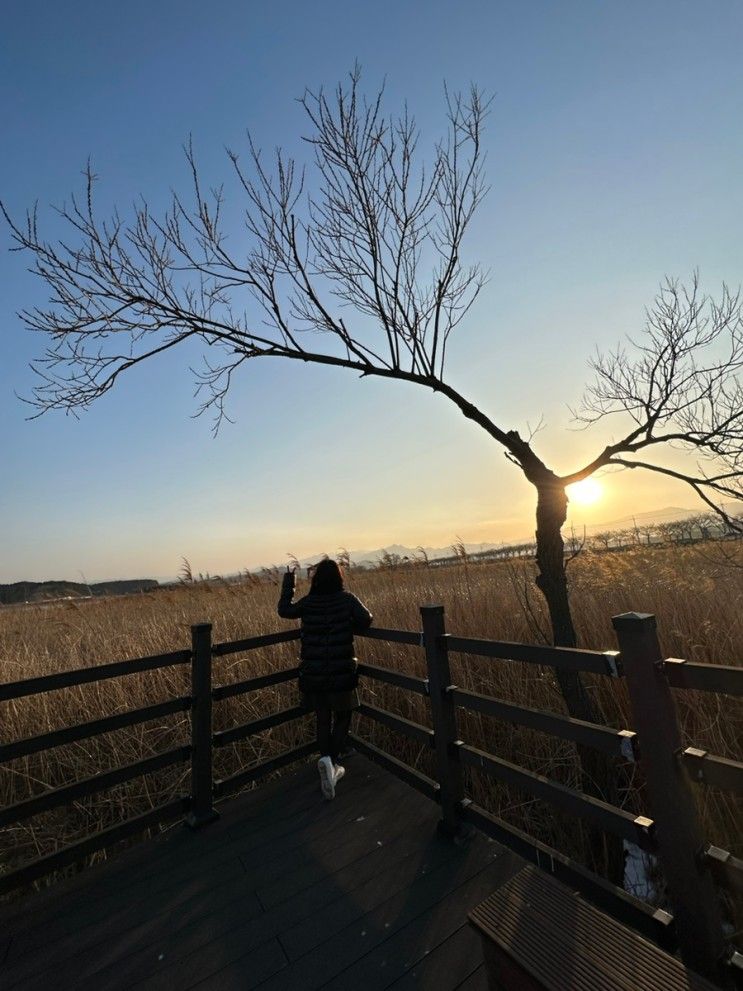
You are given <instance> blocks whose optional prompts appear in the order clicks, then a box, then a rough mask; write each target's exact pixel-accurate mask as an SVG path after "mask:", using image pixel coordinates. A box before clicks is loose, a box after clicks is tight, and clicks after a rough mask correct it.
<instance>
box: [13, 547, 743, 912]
mask: <svg viewBox="0 0 743 991" xmlns="http://www.w3.org/2000/svg"><path fill="white" fill-rule="evenodd" d="M725 546H726V551H727V553H726V555H725V556H724V557H723V556H722V555H721V554H720V553H718V551H719V548H718V547H717V546H716V545H715V543H714V542H706V543H704V544H698V545H693V546H688V547H680V546H677V547H667V548H657V547H655V548H647V549H644V550H643V549H641V548H636V549H634V550H629V551H624V552H621V553H619V552H617V553H613V552H606V553H596V552H584V553H583V554H581V555H580V556H578V557H577V558H576V559H575V560H574V561H572V562H571V563H570V566H569V575H570V581H571V601H572V606H573V612H574V617H575V620H576V626H577V629H578V635H579V638H580V645H581V646H583V647H590V648H594V649H602V650H610V649H616V640H615V637H614V631H613V629H612V626H611V617H612V616H613V615H615V614H617V613H622V612H627V611H631V610H634V611H639V612H649V613H654V614H655V615H656V617H657V621H658V632H659V636H660V641H661V646H662V650H663V653H664V656H672V657H683V658H686V659H689V660H696V661H703V662H706V663H713V664H714V663H721V664H736V665H737V664H741V663H743V545H741V544H740V543H739V544H738V545H733V544H726V545H725ZM730 548H733V550H732V551H731V550H730ZM533 574H534V565H533V563H532V562H529V561H519V562H514V563H509V562H503V561H497V562H488V563H474V562H471V561H466V560H465V561H462V562H460V563H459V564H457V565H453V566H450V567H426V566H424V565H417V566H415V567H399V568H395V569H392V570H384V571H383V570H376V571H356V570H352V571H351V572H350V573H349V574H348V575H347V576H346V577H347V587H349V588H350V589H351V590H352V591H353V592H355V593H356V594H357V595H358V596H359V597H360V598H361V599H362V600H363V601H364V602H365V603H366V605H367V606H368V607H369V608H370V610H371V611H372V612H373V614H374V624H375V625H376V626H381V627H394V628H398V629H406V630H418V629H420V615H419V606H420V605H421V604H423V603H431V602H436V603H442V604H443V605H444V607H445V620H446V627H447V630H448V632H450V633H457V634H460V635H468V636H476V637H483V638H489V639H497V640H509V641H521V642H529V643H536V642H544V640H543V639H542V633H545V632H546V631H547V629H548V624H547V619H546V613H545V609H544V607H543V606H542V602H541V599H540V596H539V594H538V593H537V591H536V589H535V588H534V586H533ZM306 587H307V585H306V582H303V581H300V583H299V592H300V593H302V592H303V591H304V590H305V589H306ZM277 598H278V587H277V584H276V583H274V582H272V581H271V580H269V579H267V578H266V579H264V580H262V581H248V580H246V581H245V582H244V583H240V584H233V583H225V582H220V581H219V580H211V581H208V582H191V583H186V584H183V585H182V586H179V587H172V588H164V589H158V590H156V591H153V592H148V593H144V594H140V595H134V596H126V597H119V598H107V599H91V600H71V601H66V602H61V603H54V604H48V605H36V606H18V607H13V606H8V607H4V608H2V609H0V681H3V682H5V681H15V680H18V679H21V678H28V677H34V676H40V675H44V674H49V673H52V672H56V671H61V670H65V669H72V668H78V667H87V666H94V665H97V664H103V663H106V662H109V661H116V660H123V659H126V658H134V657H141V656H146V655H152V654H160V653H165V652H168V651H171V650H179V649H183V648H184V647H188V646H190V626H191V624H193V623H197V622H202V621H209V622H211V623H212V624H213V640H214V642H215V643H218V642H222V641H226V640H237V639H241V638H243V637H248V636H253V635H257V634H261V633H268V632H273V631H276V630H281V629H287V628H291V627H292V626H293V625H294V624H293V623H290V622H286V621H284V620H281V619H279V618H278V617H277V615H276V602H277ZM297 646H298V645H297V644H296V643H289V644H281V645H278V646H273V647H269V648H264V649H261V650H255V651H250V652H249V653H247V654H235V655H227V656H225V657H223V658H215V660H214V683H215V684H225V683H228V682H231V681H238V680H242V679H245V678H249V677H252V676H255V675H259V674H265V673H267V672H269V671H272V670H276V669H279V668H284V667H290V666H294V665H295V664H296V657H297ZM356 648H357V655H358V657H359V659H360V660H363V661H367V662H369V663H373V664H380V665H383V666H385V667H390V668H398V669H400V670H404V671H407V672H409V673H412V674H417V675H421V676H424V675H425V661H424V657H423V652H422V650H420V649H418V648H415V647H407V646H400V645H397V644H388V643H385V642H383V641H376V640H368V639H363V638H358V639H357V644H356ZM451 663H452V669H453V670H452V675H453V680H454V682H455V683H456V684H458V685H459V686H460V687H463V688H467V689H469V690H473V691H477V692H482V693H484V694H488V695H494V696H497V697H498V698H502V699H505V700H507V701H512V702H516V703H518V704H521V705H526V706H530V707H533V708H543V709H548V710H552V711H555V712H564V711H565V710H564V704H563V701H562V697H561V695H560V693H559V690H558V689H557V686H556V684H555V681H554V677H553V674H552V672H551V669H549V668H546V667H545V668H542V667H539V666H535V665H532V664H521V663H518V662H510V661H498V660H490V659H487V658H477V657H466V656H463V655H458V654H456V655H455V654H452V655H451ZM189 673H190V669H189V666H188V665H181V666H179V667H173V668H166V669H162V670H157V671H154V672H149V673H146V674H134V675H128V676H126V677H122V678H117V679H112V680H111V681H105V682H101V683H99V684H91V685H83V686H78V687H75V688H67V689H61V690H58V691H53V692H48V693H44V694H40V695H36V696H32V697H29V698H25V699H20V700H17V701H13V702H5V703H0V734H1V741H2V742H10V741H12V740H16V739H19V738H23V737H28V736H35V735H37V734H40V733H44V732H49V731H51V730H54V729H58V728H61V727H64V726H67V725H71V724H74V723H78V722H83V721H87V720H91V719H95V718H100V717H102V716H105V715H111V714H113V713H116V712H121V711H124V710H126V709H130V708H135V707H138V706H143V705H148V704H152V703H155V702H159V701H164V700H166V699H168V698H171V697H173V696H176V695H185V694H188V693H189V691H190V684H189ZM586 681H587V683H588V684H589V685H590V690H591V692H592V693H593V694H594V697H595V698H596V700H597V702H598V705H599V707H600V710H601V712H602V714H603V720H604V721H605V722H606V723H607V724H608V725H612V726H615V727H617V728H630V729H631V728H632V718H631V714H630V712H629V708H628V702H627V696H626V689H625V686H624V684H623V682H622V681H621V680H619V681H616V680H610V679H607V678H602V677H599V676H595V677H591V676H586ZM361 687H362V697H363V698H364V699H365V700H366V701H370V702H373V704H375V705H377V706H379V707H381V708H384V709H388V710H390V711H392V712H395V713H398V714H400V715H403V716H405V717H407V718H409V719H413V720H415V721H417V722H420V723H424V724H428V725H430V715H429V713H428V711H427V708H428V703H427V700H426V699H424V698H422V697H419V696H412V695H406V694H405V693H404V692H403V691H401V690H399V689H396V688H394V687H392V686H387V685H382V684H381V683H379V682H374V683H369V681H366V680H364V679H362V686H361ZM295 699H296V688H295V685H294V683H293V682H289V683H287V684H282V685H278V686H274V687H271V688H266V689H262V690H260V691H258V692H255V693H251V694H250V695H243V696H238V697H235V698H230V699H227V700H224V701H221V702H216V703H215V705H214V724H215V729H225V728H227V727H229V726H233V725H238V724H239V723H242V722H245V721H247V720H249V719H252V718H257V717H259V716H261V715H266V714H268V713H269V712H271V711H273V710H276V709H279V708H284V707H286V706H289V705H292V704H295ZM676 701H677V707H678V714H679V720H680V723H681V727H682V733H683V736H684V742H685V745H693V746H696V747H701V748H703V749H705V750H708V751H709V752H710V753H712V754H715V755H718V756H722V757H729V758H733V759H737V760H741V759H743V701H741V700H740V699H735V698H732V697H730V696H723V695H712V694H708V693H702V692H684V691H679V692H677V693H676ZM354 729H355V731H356V732H358V733H359V734H360V735H362V736H364V737H366V738H367V739H369V740H370V741H372V742H373V743H375V744H377V745H378V746H380V747H382V748H383V749H385V750H388V751H390V752H393V753H394V754H395V755H396V756H397V757H399V758H401V759H403V760H405V761H406V762H407V763H409V764H411V765H413V766H415V767H417V768H419V769H420V770H422V771H424V772H426V773H428V774H430V775H431V776H434V774H433V767H432V763H431V757H432V755H431V754H430V753H429V752H426V751H424V750H423V748H421V747H420V746H419V745H418V744H416V743H415V742H413V741H411V740H408V739H407V738H404V737H400V736H398V735H397V734H395V733H393V731H391V730H388V729H387V728H386V727H383V726H380V725H379V724H376V723H373V722H371V721H370V720H368V719H366V718H364V717H361V716H359V715H356V716H355V717H354ZM459 730H460V736H461V737H462V738H463V739H464V740H465V741H466V742H468V743H471V744H472V745H474V746H477V747H480V748H482V749H485V750H488V751H491V752H493V753H495V754H497V755H498V756H500V757H503V758H505V759H507V760H510V761H513V762H514V763H517V764H522V765H524V766H525V767H528V768H530V769H532V770H534V771H538V772H540V773H543V774H547V775H549V776H551V777H553V778H554V779H556V780H559V781H562V782H564V783H566V784H572V785H579V775H578V766H577V760H576V754H575V750H574V747H573V745H572V744H570V743H568V742H565V741H560V740H556V739H554V738H552V737H549V736H546V735H544V734H541V733H537V732H535V731H531V730H528V729H520V728H518V727H515V726H513V725H510V724H505V723H500V722H498V721H497V720H495V719H492V718H490V717H487V716H482V715H479V714H476V713H468V712H465V711H464V710H459ZM312 733H313V727H312V724H311V718H310V717H307V718H305V719H302V720H300V721H299V722H296V723H290V724H286V725H283V726H279V727H276V728H274V729H272V730H268V731H266V732H264V733H262V734H260V735H259V736H257V737H253V738H251V739H249V740H246V741H243V742H240V743H237V744H233V745H231V746H228V747H225V748H222V749H220V750H217V751H215V768H214V773H215V777H217V778H222V777H226V776H228V775H230V774H232V773H235V772H236V771H237V770H239V769H241V768H245V767H247V766H249V765H251V764H252V763H255V762H257V761H261V760H264V759H266V758H268V757H270V756H273V755H275V754H278V753H279V752H281V750H283V749H284V748H285V747H286V746H288V745H291V746H293V745H296V744H299V743H301V742H304V741H305V740H308V739H311V737H312ZM188 739H189V719H188V714H187V713H185V712H184V713H179V714H176V715H171V716H168V717H166V718H164V719H162V720H160V721H158V722H150V723H145V724H142V725H140V726H136V727H130V728H127V729H123V730H119V731H116V732H112V733H108V734H105V735H103V736H100V737H96V738H93V739H90V740H85V741H82V742H79V743H75V744H70V745H67V746H61V747H57V748H55V749H53V750H49V751H46V752H44V753H41V754H37V755H33V756H31V757H26V758H20V759H17V760H15V761H12V762H8V763H6V764H3V765H0V806H5V805H9V804H13V803H15V802H19V801H22V800H24V799H26V798H29V797H31V796H33V795H36V794H39V793H40V792H43V791H44V790H45V789H47V788H51V787H58V786H60V785H63V784H67V783H69V782H72V781H74V780H76V779H78V778H82V777H87V776H90V775H92V774H95V773H97V772H100V771H105V770H109V769H111V768H114V767H117V766H119V765H121V764H123V763H128V762H131V761H135V760H139V759H142V758H145V757H148V756H151V755H153V754H155V753H157V752H159V751H162V750H165V749H168V748H170V747H173V746H176V745H178V744H179V743H186V742H188ZM188 773H189V772H188V765H186V764H184V765H178V766H175V767H170V768H167V769H165V770H162V771H160V772H156V773H154V774H151V775H149V776H147V777H142V778H139V779H136V780H133V781H129V782H127V783H126V784H122V785H119V786H116V787H114V788H111V789H109V790H108V791H106V792H101V793H98V794H96V795H92V796H89V797H88V798H85V799H82V800H80V801H78V802H75V803H74V805H72V806H67V807H65V808H61V809H57V810H54V811H52V812H48V813H44V814H41V815H38V816H36V817H34V818H32V819H29V820H27V821H25V822H22V823H19V824H17V825H15V826H13V827H9V828H6V829H4V830H0V872H2V871H7V870H10V869H12V868H14V867H16V866H19V865H20V864H22V863H23V862H25V861H28V860H30V859H32V858H34V857H36V856H38V855H41V854H45V853H49V852H52V851H54V850H55V849H57V848H59V847H60V846H62V845H65V844H67V843H70V842H71V841H73V840H75V839H78V838H81V837H82V836H84V835H86V834H89V833H92V832H94V831H97V830H99V829H101V828H104V827H106V826H110V825H112V824H114V823H116V822H118V821H120V820H122V819H124V818H129V817H131V816H133V815H136V814H139V813H142V812H145V811H147V810H148V809H150V808H152V807H154V806H156V805H158V804H160V803H162V802H165V801H167V800H168V799H169V798H173V797H176V796H177V795H179V794H181V793H184V792H187V790H188V784H189V783H188ZM640 774H641V771H640V770H637V769H635V768H634V767H633V766H632V765H627V766H625V767H624V768H622V769H620V770H618V776H619V779H620V781H621V782H622V788H621V795H622V799H621V800H622V803H623V804H624V806H625V807H626V808H628V809H631V810H633V811H635V812H638V813H639V812H647V809H645V808H643V793H642V781H641V778H640ZM254 787H255V786H254ZM257 787H260V784H258V785H257ZM341 787H342V786H341ZM468 789H469V791H468V793H469V794H470V795H471V796H472V797H473V798H474V799H475V800H476V801H477V802H479V803H480V804H482V805H484V806H485V807H486V808H488V809H489V810H491V811H493V812H495V813H496V814H498V815H499V816H500V817H501V818H503V819H505V820H507V821H508V822H511V823H513V824H514V825H517V826H518V827H520V828H521V829H523V830H525V831H526V832H529V833H531V834H533V835H534V836H536V837H538V838H540V839H542V840H544V841H545V842H548V843H550V844H551V845H553V846H555V847H557V848H559V849H561V850H563V851H565V852H566V853H569V854H570V855H572V856H574V857H576V858H577V859H582V860H584V861H586V859H587V857H588V843H587V838H586V836H585V833H584V830H583V828H582V826H581V824H579V823H577V822H576V820H574V819H571V818H569V817H567V816H562V815H561V814H559V813H557V812H555V811H553V810H551V808H550V807H549V806H546V805H544V804H543V803H540V802H538V801H535V800H533V799H531V798H530V797H529V796H528V795H526V794H522V793H519V792H517V791H515V790H512V789H509V788H506V787H503V786H501V785H496V784H495V783H494V782H491V781H490V780H487V779H485V778H484V776H483V777H480V776H479V775H476V774H474V773H472V774H470V772H469V771H468ZM698 800H699V807H700V811H701V815H702V817H703V822H704V831H705V835H706V838H707V839H708V840H709V841H710V842H712V843H715V844H717V845H718V846H721V847H724V848H725V849H727V850H730V851H731V852H732V853H733V854H734V855H736V856H738V857H741V856H743V797H742V796H737V797H736V796H734V795H732V794H730V793H723V792H720V791H716V790H713V789H709V788H702V787H699V789H698ZM106 855H107V854H105V853H103V852H102V853H99V854H96V855H95V856H94V858H93V859H100V858H101V857H104V856H106ZM40 883H42V884H44V883H49V882H48V881H46V882H40ZM733 917H734V918H736V920H737V921H736V923H735V924H736V928H738V927H739V925H740V919H741V916H740V914H739V910H738V911H735V912H734V913H733Z"/></svg>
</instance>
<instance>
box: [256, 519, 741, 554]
mask: <svg viewBox="0 0 743 991" xmlns="http://www.w3.org/2000/svg"><path fill="white" fill-rule="evenodd" d="M723 509H724V510H725V511H726V512H728V513H729V514H730V515H731V516H736V515H738V514H739V513H740V511H741V506H740V503H725V504H723ZM703 512H705V510H704V507H701V506H700V507H699V508H697V509H684V508H682V507H680V506H666V507H664V508H663V509H655V510H651V511H650V512H644V513H634V514H633V515H632V516H625V517H623V518H622V519H619V520H612V521H611V522H609V523H593V524H590V525H588V526H586V533H587V534H588V535H589V536H590V535H592V534H596V533H602V532H603V531H605V530H629V529H632V528H633V527H634V526H635V525H637V526H652V525H653V524H661V523H669V522H671V521H673V520H683V519H687V518H688V517H690V516H698V515H699V514H700V513H703ZM570 525H571V521H570V520H568V522H567V523H566V524H565V526H564V527H563V534H568V533H569V532H570ZM576 530H577V531H578V532H579V533H581V534H582V532H583V525H582V524H581V525H580V526H578V525H577V524H576ZM533 540H534V533H533V532H532V533H531V534H529V535H528V536H527V535H524V536H523V537H520V538H519V539H514V540H504V541H501V542H500V543H497V544H496V543H486V542H483V543H479V544H468V543H466V544H465V545H464V548H465V550H466V552H467V553H468V554H478V553H482V552H484V551H491V550H496V549H497V548H500V547H506V546H512V545H517V544H527V543H530V542H531V541H533ZM423 549H424V550H425V552H426V555H427V557H428V559H429V560H430V561H435V560H440V559H442V558H448V557H451V556H452V553H453V552H452V547H451V545H449V546H448V547H425V548H423ZM385 553H387V554H393V555H397V556H398V557H400V558H406V557H407V558H411V559H412V558H416V557H419V551H418V550H417V548H415V547H405V546H403V545H402V544H390V545H389V546H388V547H379V548H377V549H376V550H360V551H350V555H351V560H352V561H354V562H355V563H356V564H360V563H366V564H368V565H376V564H379V562H380V560H381V558H382V556H383V555H384V554H385ZM321 557H322V554H314V555H313V556H312V557H305V558H302V559H301V560H300V562H299V563H300V564H301V565H302V567H304V568H306V567H307V566H308V565H312V564H315V563H316V562H317V561H319V560H320V558H321ZM280 566H281V565H280ZM256 570H259V569H256Z"/></svg>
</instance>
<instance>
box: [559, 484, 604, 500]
mask: <svg viewBox="0 0 743 991" xmlns="http://www.w3.org/2000/svg"><path fill="white" fill-rule="evenodd" d="M567 493H568V499H570V501H571V502H574V503H577V505H579V506H592V505H593V504H594V503H596V502H598V501H599V499H600V498H601V497H602V496H603V494H604V487H603V485H602V484H601V482H597V481H596V479H595V478H584V479H583V481H582V482H574V483H573V484H572V485H568V487H567Z"/></svg>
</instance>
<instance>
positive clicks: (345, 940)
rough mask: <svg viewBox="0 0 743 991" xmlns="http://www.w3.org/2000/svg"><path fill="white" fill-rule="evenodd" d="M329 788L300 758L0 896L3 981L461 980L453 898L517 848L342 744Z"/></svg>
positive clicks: (450, 984)
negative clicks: (447, 816)
mask: <svg viewBox="0 0 743 991" xmlns="http://www.w3.org/2000/svg"><path fill="white" fill-rule="evenodd" d="M346 768H347V774H346V777H345V778H344V779H343V780H342V781H341V782H340V784H339V786H338V794H337V797H336V799H335V801H333V802H325V801H324V800H323V799H322V797H321V795H320V793H319V787H318V780H317V771H316V768H315V765H314V762H311V763H309V764H306V765H303V766H301V767H299V768H298V769H297V770H295V771H294V772H292V773H291V774H289V775H285V776H284V777H282V778H280V779H278V780H275V781H273V782H271V783H269V784H267V785H264V786H261V787H259V788H258V789H257V790H255V791H253V792H251V793H249V794H247V795H244V796H242V797H240V798H237V799H235V800H232V801H229V802H226V803H225V804H223V805H222V806H221V807H220V813H221V818H220V819H219V821H217V822H214V823H212V824H210V825H209V826H207V827H205V828H204V829H202V830H201V831H199V832H196V833H193V832H191V831H190V830H188V829H186V828H184V827H180V826H179V827H175V828H174V829H172V830H170V831H169V832H168V833H166V834H164V835H163V836H161V837H160V838H158V839H157V840H152V841H150V842H147V843H142V844H140V845H139V846H136V847H134V848H132V849H130V850H129V851H127V852H126V853H124V854H122V855H121V856H119V857H116V858H115V859H113V860H112V861H110V862H109V863H107V864H103V865H101V866H99V867H96V868H91V869H90V870H87V871H84V872H82V873H81V874H79V875H77V876H76V877H74V878H72V879H71V880H70V881H68V882H65V883H63V884H61V885H58V886H56V887H54V888H51V889H48V890H46V891H45V892H43V893H41V894H39V895H34V896H31V897H30V898H28V899H26V900H25V901H21V902H16V903H15V904H14V905H6V906H4V907H3V909H2V913H0V961H1V963H0V985H1V986H2V987H3V991H10V989H11V988H13V989H17V991H20V989H24V991H26V989H28V991H32V989H38V991H42V989H43V991H51V989H54V988H57V989H63V988H69V989H73V988H74V989H75V991H83V989H91V991H93V989H95V991H109V989H110V991H114V989H124V988H126V989H128V988H137V989H142V991H145V989H146V991H152V989H160V988H162V989H166V988H167V989H171V991H178V989H185V988H198V989H203V991H206V989H208V991H212V989H214V991H222V989H224V991H227V989H233V988H234V989H237V988H239V989H241V991H245V989H247V988H260V989H261V991H269V989H270V991H279V989H281V991H285V989H297V991H300V989H301V991H307V989H311V988H329V989H331V988H332V989H338V991H341V989H342V991H346V989H353V991H366V989H371V988H379V989H381V988H394V989H396V991H403V989H413V988H415V989H424V991H425V989H439V991H453V989H455V988H460V989H462V991H465V989H466V991H476V989H485V988H486V987H487V982H486V978H485V973H484V969H483V964H482V953H481V949H480V940H479V937H478V936H477V934H476V933H475V931H474V930H473V929H472V927H471V926H470V925H469V924H468V923H467V912H468V911H469V910H470V909H472V908H473V907H474V906H475V905H477V904H478V903H479V902H480V901H482V899H483V898H485V897H486V896H487V895H489V894H490V893H491V892H493V890H494V889H496V888H497V887H499V886H500V885H501V884H503V883H504V882H505V881H507V880H509V879H510V878H511V877H512V876H513V875H514V874H515V873H516V872H517V871H518V870H519V869H520V867H521V866H522V865H523V861H521V860H520V859H519V858H518V857H516V856H515V855H514V854H512V853H510V852H509V851H507V850H505V849H504V848H503V847H501V846H499V845H498V844H497V843H494V842H493V841H491V840H488V839H486V838H485V837H484V836H483V835H482V834H480V833H478V832H475V833H473V834H471V835H470V836H468V837H467V838H466V839H464V840H463V841H462V842H459V843H453V842H452V841H450V840H446V839H444V838H441V837H440V836H439V835H438V833H437V831H436V824H437V822H438V819H439V817H440V809H439V808H438V806H436V805H435V804H434V803H432V802H431V801H429V800H428V799H427V798H425V797H423V796H422V795H420V794H419V793H418V792H417V791H414V790H413V789H412V788H410V787H408V786H407V785H405V784H404V783H402V782H401V781H399V780H398V779H397V778H396V777H394V776H393V775H391V774H389V773H388V772H386V771H384V770H382V769H380V768H378V767H377V766H375V765H373V764H372V763H370V762H369V761H368V760H366V759H365V758H364V757H362V756H360V755H358V754H354V755H353V756H351V757H349V758H348V760H347V762H346Z"/></svg>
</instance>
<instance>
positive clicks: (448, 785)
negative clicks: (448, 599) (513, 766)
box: [421, 606, 464, 836]
mask: <svg viewBox="0 0 743 991" xmlns="http://www.w3.org/2000/svg"><path fill="white" fill-rule="evenodd" d="M421 617H422V619H423V645H424V647H425V650H426V666H427V668H428V689H429V694H430V697H431V716H432V719H433V731H434V744H435V749H436V773H437V777H438V780H439V788H440V792H439V795H440V798H441V821H440V823H439V828H440V829H441V831H442V832H444V833H446V834H447V835H450V836H454V835H455V834H456V833H458V832H459V830H460V829H461V824H462V823H461V819H460V817H459V804H460V802H461V801H462V799H463V798H464V783H463V777H462V766H461V764H460V763H459V760H458V759H457V757H456V755H455V754H454V753H453V747H454V741H455V740H456V739H457V720H456V713H455V709H454V700H453V699H452V697H451V694H450V693H449V692H447V688H448V687H449V685H450V684H451V673H450V671H449V652H448V650H447V647H446V640H445V639H444V634H445V632H446V630H445V627H444V607H443V606H421Z"/></svg>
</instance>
